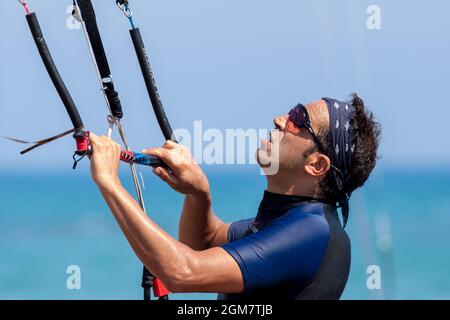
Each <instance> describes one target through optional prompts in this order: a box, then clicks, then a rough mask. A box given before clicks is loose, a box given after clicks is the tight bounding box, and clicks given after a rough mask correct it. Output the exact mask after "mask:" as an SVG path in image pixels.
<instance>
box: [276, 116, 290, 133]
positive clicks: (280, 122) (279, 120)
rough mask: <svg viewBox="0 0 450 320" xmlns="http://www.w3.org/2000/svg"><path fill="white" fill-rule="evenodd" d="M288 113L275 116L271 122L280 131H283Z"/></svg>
mask: <svg viewBox="0 0 450 320" xmlns="http://www.w3.org/2000/svg"><path fill="white" fill-rule="evenodd" d="M288 118H289V115H287V114H285V115H282V116H277V117H275V118H274V119H273V124H274V125H275V128H277V129H279V130H280V131H284V130H285V129H286V123H287V121H288Z"/></svg>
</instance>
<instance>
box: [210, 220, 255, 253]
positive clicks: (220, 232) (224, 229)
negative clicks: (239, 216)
mask: <svg viewBox="0 0 450 320" xmlns="http://www.w3.org/2000/svg"><path fill="white" fill-rule="evenodd" d="M254 220H255V219H254V218H251V219H245V220H240V221H236V222H233V223H223V224H221V225H220V226H219V227H218V228H217V230H216V233H215V235H214V238H213V240H212V241H211V245H210V247H218V246H223V245H224V244H226V243H228V242H232V241H236V240H237V239H240V238H242V237H243V236H244V234H245V233H246V232H247V231H248V230H249V228H250V227H251V225H252V224H253V221H254Z"/></svg>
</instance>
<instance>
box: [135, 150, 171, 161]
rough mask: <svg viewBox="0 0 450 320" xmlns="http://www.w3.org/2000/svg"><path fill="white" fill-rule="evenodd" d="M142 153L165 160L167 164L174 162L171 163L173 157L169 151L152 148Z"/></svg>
mask: <svg viewBox="0 0 450 320" xmlns="http://www.w3.org/2000/svg"><path fill="white" fill-rule="evenodd" d="M142 153H145V154H149V155H152V156H155V157H158V158H160V159H161V160H163V161H164V162H166V163H167V164H169V163H171V162H172V161H171V158H172V155H171V154H170V152H169V151H168V150H167V149H163V148H150V149H147V150H143V151H142Z"/></svg>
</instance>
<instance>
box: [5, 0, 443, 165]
mask: <svg viewBox="0 0 450 320" xmlns="http://www.w3.org/2000/svg"><path fill="white" fill-rule="evenodd" d="M29 2H30V6H31V8H32V9H33V10H35V11H36V12H37V14H38V16H39V18H40V22H41V27H42V29H43V31H44V34H45V36H46V39H47V43H48V45H49V46H50V49H51V51H52V53H53V56H54V59H55V61H56V63H57V65H58V67H59V69H60V72H61V74H62V76H63V78H64V79H65V81H66V84H67V86H68V88H69V90H70V91H71V93H72V96H73V98H74V100H75V101H76V103H77V105H78V107H79V110H80V113H81V114H82V117H83V119H84V122H85V125H86V127H88V128H89V129H90V130H92V131H94V132H97V133H104V132H106V120H105V117H106V114H107V112H106V111H107V110H106V106H105V104H104V101H103V97H102V96H101V93H100V91H99V85H98V83H97V78H96V75H95V73H94V69H93V66H92V62H91V60H90V56H89V55H88V51H87V47H86V43H85V40H84V37H83V34H82V32H81V31H80V30H69V29H67V28H66V19H67V18H68V14H67V13H66V8H67V6H68V5H69V4H70V3H71V1H37V0H35V1H33V0H31V1H29ZM114 2H115V1H113V0H110V1H94V5H95V7H96V10H97V18H98V21H99V25H100V29H101V32H102V35H103V40H104V43H105V47H106V50H107V55H108V57H109V59H110V64H111V69H112V73H113V75H114V77H115V81H116V86H117V89H118V91H119V92H120V95H121V98H122V104H123V106H124V111H125V117H124V120H123V123H124V126H125V128H126V130H127V133H128V137H129V140H130V141H131V144H132V145H133V146H134V147H135V149H137V150H140V149H142V148H144V147H147V146H156V145H159V144H161V142H162V136H161V133H160V131H159V128H158V127H157V123H156V121H155V119H154V116H153V113H152V110H151V108H150V104H149V100H148V97H147V93H146V91H145V87H144V84H143V81H142V76H141V74H140V70H139V66H138V64H137V61H136V58H135V54H134V51H133V48H132V45H131V40H130V39H129V35H128V23H127V21H126V20H125V18H124V17H123V15H122V14H121V13H120V12H119V11H118V9H117V8H116V7H115V5H114ZM131 4H132V8H133V10H134V12H135V19H136V23H137V25H138V26H139V27H140V29H141V32H142V34H143V37H144V41H145V42H146V45H147V48H148V49H149V51H150V58H151V61H152V66H153V68H154V72H155V75H156V78H157V82H158V87H159V89H160V92H161V95H162V98H163V101H164V103H165V107H166V111H167V114H168V115H169V117H170V120H171V122H172V126H173V127H175V128H177V127H182V128H188V129H191V128H192V127H193V122H194V121H195V120H203V122H204V127H205V128H219V129H226V128H271V127H272V122H271V121H272V118H273V116H274V115H276V114H280V113H283V112H287V111H288V110H289V109H290V107H291V106H292V105H294V104H296V103H297V102H308V101H311V100H315V99H317V98H320V97H322V96H332V97H336V98H341V99H343V98H346V97H348V95H349V94H350V93H351V92H353V91H356V92H358V93H359V94H360V96H361V97H363V98H364V100H365V102H366V104H367V105H368V106H369V107H370V109H371V110H372V111H373V112H374V113H375V114H376V117H377V119H378V120H379V121H380V122H381V123H382V125H383V140H382V145H381V150H380V151H381V152H380V153H381V156H382V160H381V162H380V166H382V167H383V166H385V167H409V168H419V167H442V166H445V165H448V163H449V161H450V148H449V145H450V144H449V143H448V141H447V139H448V137H449V134H448V119H449V117H450V109H449V107H448V106H447V105H446V101H447V94H448V92H449V89H450V81H449V79H448V74H449V73H450V64H449V62H448V61H449V57H450V40H449V38H448V30H450V20H449V19H448V12H449V11H450V3H449V2H448V1H443V0H441V1H433V4H432V5H431V4H430V3H427V2H424V1H420V2H419V1H417V2H406V1H387V0H384V1H354V0H353V1H339V2H338V1H332V0H328V1H318V0H308V1H298V0H285V1H266V0H258V1H256V0H248V1H236V0H227V1H211V0H209V1H206V0H194V1H182V0H177V1H175V0H173V1H144V0H134V1H132V2H131ZM370 4H376V5H379V6H380V8H381V19H382V20H381V26H382V29H381V30H377V31H370V30H368V29H367V27H366V19H367V14H366V9H367V7H368V6H369V5H370ZM0 24H1V28H0V30H1V31H0V32H1V39H2V41H1V42H0V43H1V48H0V49H1V50H0V55H1V59H0V111H1V115H2V116H1V117H0V135H6V136H13V137H19V138H24V139H37V138H43V137H47V136H50V135H53V134H56V133H59V132H61V131H64V130H65V129H68V128H70V122H69V120H68V118H67V116H66V114H65V111H64V108H63V106H62V104H61V102H60V100H59V98H58V96H57V94H56V92H55V90H54V88H53V86H52V84H51V82H50V80H49V78H48V75H47V74H46V72H45V69H44V68H43V66H42V62H41V60H40V57H39V55H38V53H37V51H36V49H35V46H34V43H33V41H32V38H31V36H30V34H29V30H28V26H27V23H26V21H25V18H24V12H23V10H22V8H20V6H19V5H18V4H17V2H16V1H3V2H2V4H1V10H0ZM0 148H1V149H2V150H3V155H2V157H1V160H0V169H1V170H15V169H25V168H27V169H32V170H34V168H36V167H39V168H43V169H48V170H54V169H65V168H67V167H68V166H70V164H71V163H70V162H71V160H70V158H71V155H72V152H73V148H74V144H73V141H72V140H71V139H70V138H66V139H65V140H62V141H60V142H56V143H53V144H51V145H49V146H47V147H45V148H42V149H40V150H37V151H35V152H34V153H32V154H30V155H27V156H25V157H20V156H19V155H18V151H19V150H20V148H21V146H17V145H15V144H12V143H10V142H7V141H3V140H0Z"/></svg>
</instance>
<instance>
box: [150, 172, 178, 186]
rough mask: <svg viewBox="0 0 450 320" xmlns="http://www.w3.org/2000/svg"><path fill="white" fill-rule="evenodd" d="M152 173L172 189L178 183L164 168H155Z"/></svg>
mask: <svg viewBox="0 0 450 320" xmlns="http://www.w3.org/2000/svg"><path fill="white" fill-rule="evenodd" d="M153 173H154V174H155V175H157V176H158V177H159V178H160V179H161V180H163V181H165V182H166V183H167V184H168V185H170V186H171V187H174V186H175V185H176V183H177V182H178V181H177V179H176V178H175V177H174V176H173V175H171V174H170V173H169V172H168V171H167V170H166V169H164V168H161V167H159V168H155V169H153Z"/></svg>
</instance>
